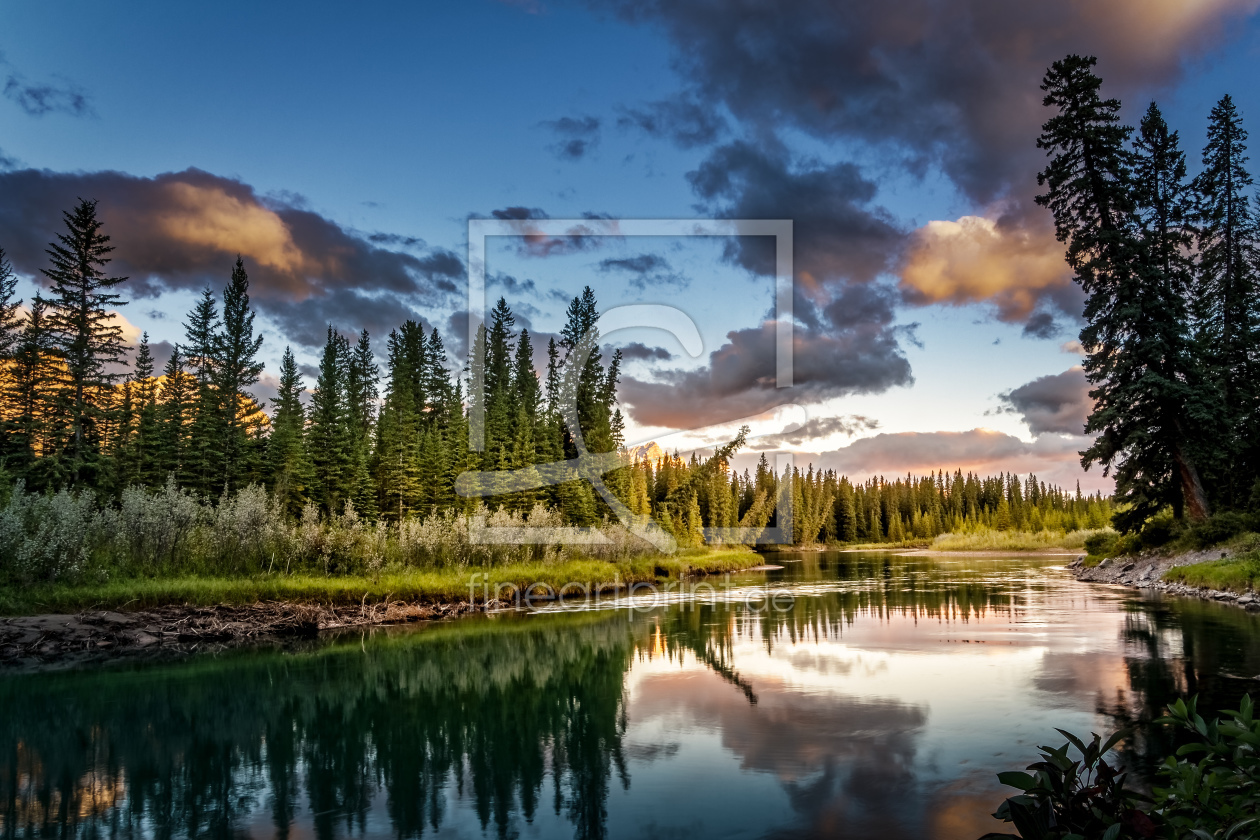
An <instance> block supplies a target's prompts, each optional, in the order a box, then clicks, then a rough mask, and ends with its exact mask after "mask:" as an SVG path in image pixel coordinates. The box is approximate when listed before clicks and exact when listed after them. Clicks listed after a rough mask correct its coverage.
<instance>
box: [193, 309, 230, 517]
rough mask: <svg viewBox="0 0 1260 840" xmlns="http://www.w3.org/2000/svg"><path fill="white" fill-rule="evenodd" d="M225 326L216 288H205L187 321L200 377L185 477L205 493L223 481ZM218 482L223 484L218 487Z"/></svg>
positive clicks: (194, 372)
mask: <svg viewBox="0 0 1260 840" xmlns="http://www.w3.org/2000/svg"><path fill="white" fill-rule="evenodd" d="M221 328H222V324H221V323H220V321H219V306H218V302H217V301H216V300H215V296H214V292H212V291H211V290H210V289H204V290H203V291H202V293H201V299H200V300H198V301H197V305H196V307H194V309H193V311H192V314H191V315H190V316H189V318H188V323H186V324H184V331H185V337H186V342H185V348H186V351H187V353H188V364H189V367H190V368H191V370H192V373H193V376H194V377H195V379H196V393H195V394H194V397H193V404H192V408H191V414H192V417H191V423H190V429H189V436H190V437H191V439H192V440H193V441H196V445H195V446H192V447H190V448H189V450H188V452H187V458H186V465H187V466H186V475H185V476H184V481H185V482H186V483H187V484H188V485H190V486H191V487H193V488H194V489H195V490H198V491H200V492H202V493H210V492H211V491H212V490H216V489H221V482H216V470H217V467H218V465H219V464H221V463H222V460H223V449H222V440H223V434H222V431H221V429H220V426H221V422H220V421H221V420H222V419H223V412H222V411H220V410H219V397H218V391H217V389H216V387H215V380H216V370H217V368H216V359H217V358H218V352H219V344H220V334H219V333H220V330H221ZM216 483H218V484H220V486H219V487H217V488H216V487H215V485H216Z"/></svg>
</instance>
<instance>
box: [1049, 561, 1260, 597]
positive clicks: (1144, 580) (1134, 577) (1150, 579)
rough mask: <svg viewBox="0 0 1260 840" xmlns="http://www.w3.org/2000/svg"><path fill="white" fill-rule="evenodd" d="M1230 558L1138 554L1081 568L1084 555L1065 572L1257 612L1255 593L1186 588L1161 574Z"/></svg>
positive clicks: (1194, 587) (1092, 581)
mask: <svg viewBox="0 0 1260 840" xmlns="http://www.w3.org/2000/svg"><path fill="white" fill-rule="evenodd" d="M1229 556H1230V553H1229V552H1228V551H1223V550H1221V549H1219V548H1209V549H1204V550H1202V551H1189V552H1186V553H1184V554H1175V555H1160V554H1151V555H1137V556H1127V557H1109V558H1107V559H1106V560H1104V561H1102V562H1101V563H1099V564H1098V565H1097V566H1095V567H1093V568H1087V567H1086V566H1085V565H1084V560H1085V558H1084V556H1083V555H1082V556H1080V557H1078V558H1077V559H1076V560H1074V561H1072V562H1071V563H1069V564H1068V569H1069V570H1070V571H1071V572H1072V574H1073V575H1075V576H1076V579H1077V580H1082V581H1088V582H1090V583H1114V584H1120V585H1123V586H1132V587H1135V588H1137V589H1154V590H1157V591H1160V592H1167V593H1168V594H1169V595H1182V596H1185V597H1188V598H1202V599H1204V600H1206V601H1221V602H1223V603H1233V604H1237V605H1238V606H1240V607H1245V608H1246V609H1248V610H1253V611H1254V610H1260V598H1257V596H1256V593H1254V592H1244V593H1241V594H1240V593H1238V592H1226V591H1223V590H1219V589H1205V588H1201V587H1198V586H1187V585H1186V584H1184V583H1172V582H1169V581H1165V580H1163V577H1164V573H1165V572H1167V571H1168V570H1169V569H1174V568H1177V567H1178V566H1193V565H1194V564H1196V563H1206V562H1208V561H1209V560H1222V559H1225V558H1227V557H1229Z"/></svg>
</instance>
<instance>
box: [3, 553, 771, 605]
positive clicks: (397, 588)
mask: <svg viewBox="0 0 1260 840" xmlns="http://www.w3.org/2000/svg"><path fill="white" fill-rule="evenodd" d="M763 562H764V561H763V559H762V557H761V555H759V554H756V553H755V552H753V551H751V550H750V549H747V548H742V547H741V548H724V549H698V550H691V551H680V552H678V553H677V554H673V555H656V556H652V557H643V558H636V559H633V560H625V561H617V562H608V561H605V560H583V559H576V560H567V561H564V562H561V563H534V564H514V565H508V566H497V567H490V568H476V567H469V566H465V567H458V568H449V569H425V570H419V569H406V570H402V571H397V572H385V573H382V574H381V575H379V576H376V577H367V576H345V577H323V576H319V575H302V574H294V575H284V574H271V575H257V576H253V577H232V578H222V577H200V576H182V577H172V578H139V579H123V580H113V581H109V582H107V583H102V584H95V585H84V584H79V585H47V586H36V587H27V588H21V589H18V588H14V587H7V588H4V589H0V615H34V614H39V613H68V612H78V611H81V610H86V609H127V610H141V609H147V608H151V607H158V606H167V605H190V606H214V605H217V604H230V605H245V604H253V603H257V602H259V601H290V602H316V603H320V604H330V605H349V604H360V603H363V602H364V600H366V601H367V603H380V602H382V601H384V600H385V599H386V598H388V599H390V600H393V601H409V602H419V603H444V602H451V601H461V600H463V601H466V600H468V599H469V593H470V585H471V587H472V589H471V592H472V595H473V597H474V598H476V599H477V600H480V599H481V598H482V595H483V593H484V592H485V589H484V588H483V584H484V583H485V582H486V581H487V580H488V582H489V587H490V597H494V587H495V585H498V584H504V585H506V584H513V585H515V586H518V587H522V588H523V587H525V586H528V585H529V584H532V583H542V584H547V585H548V586H551V587H553V588H559V587H561V586H563V585H564V584H566V583H579V584H589V585H592V587H600V586H607V587H611V586H613V585H615V584H617V583H619V584H621V585H625V584H628V583H637V582H640V581H654V580H657V579H658V578H661V577H668V578H679V577H683V576H686V575H694V574H721V573H723V572H736V571H741V570H743V569H749V568H752V567H753V566H758V565H761V564H762V563H763ZM477 575H482V577H476V576H477ZM505 597H506V596H505Z"/></svg>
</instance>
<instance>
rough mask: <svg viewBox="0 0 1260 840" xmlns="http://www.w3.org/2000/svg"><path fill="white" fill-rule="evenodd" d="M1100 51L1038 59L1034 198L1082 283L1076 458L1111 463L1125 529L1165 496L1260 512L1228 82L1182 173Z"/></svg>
mask: <svg viewBox="0 0 1260 840" xmlns="http://www.w3.org/2000/svg"><path fill="white" fill-rule="evenodd" d="M1095 64H1096V60H1095V59H1094V58H1093V57H1081V56H1076V55H1070V56H1068V57H1066V58H1064V59H1063V60H1061V61H1056V62H1055V63H1054V64H1053V65H1052V66H1051V67H1050V69H1049V70H1048V71H1047V73H1046V75H1045V78H1044V81H1043V82H1042V85H1041V89H1042V90H1044V91H1045V94H1046V95H1045V99H1044V104H1045V105H1046V107H1048V108H1051V109H1053V110H1054V112H1055V113H1054V115H1053V116H1052V117H1050V119H1049V120H1047V122H1046V123H1045V125H1044V126H1043V128H1042V135H1041V137H1040V138H1039V140H1038V142H1037V145H1038V147H1039V148H1042V149H1044V150H1046V154H1047V156H1049V157H1050V158H1051V159H1050V162H1049V164H1048V165H1047V166H1046V168H1045V169H1044V170H1043V171H1042V172H1041V173H1040V174H1039V175H1038V177H1037V181H1038V183H1039V184H1040V185H1041V186H1042V187H1043V188H1044V189H1045V192H1044V193H1043V194H1041V195H1039V196H1038V197H1037V202H1038V203H1039V204H1041V205H1042V206H1044V207H1047V208H1048V209H1049V210H1050V211H1051V212H1052V213H1053V214H1054V222H1055V231H1056V234H1057V236H1058V238H1059V240H1060V241H1061V242H1063V243H1064V244H1065V245H1066V246H1067V261H1068V264H1069V265H1070V266H1071V268H1072V270H1073V271H1074V272H1075V277H1076V280H1077V282H1079V283H1080V285H1081V287H1082V288H1083V290H1084V291H1085V294H1086V304H1085V312H1084V315H1085V320H1086V326H1085V328H1084V329H1083V330H1082V331H1081V336H1080V337H1081V343H1082V345H1083V346H1084V348H1085V350H1086V353H1087V356H1086V360H1085V372H1086V375H1087V377H1088V379H1089V381H1090V383H1092V384H1093V386H1094V388H1093V390H1092V391H1091V392H1090V396H1091V397H1092V398H1093V399H1094V400H1095V406H1094V410H1093V412H1092V414H1091V415H1090V417H1089V421H1088V423H1087V425H1086V428H1085V431H1086V432H1087V433H1088V434H1090V435H1093V436H1095V442H1094V444H1093V445H1092V446H1091V447H1090V448H1089V449H1087V450H1086V451H1085V452H1083V453H1082V460H1081V462H1082V464H1083V465H1084V466H1085V467H1086V468H1089V467H1090V466H1092V465H1095V464H1098V465H1101V466H1102V467H1103V469H1104V471H1105V472H1108V473H1110V474H1112V475H1114V476H1115V480H1116V502H1117V510H1118V513H1117V517H1116V524H1117V526H1118V527H1120V528H1121V529H1123V530H1128V531H1133V530H1137V529H1140V528H1141V527H1142V526H1143V524H1144V523H1145V522H1147V521H1148V520H1149V519H1150V518H1151V517H1152V516H1153V515H1155V514H1156V513H1158V512H1160V511H1161V510H1168V509H1171V510H1172V511H1173V513H1174V514H1175V516H1176V518H1177V519H1182V518H1186V519H1189V520H1191V521H1192V522H1197V521H1202V520H1204V519H1206V518H1208V517H1209V516H1210V515H1212V514H1213V513H1214V512H1235V513H1236V512H1239V511H1245V510H1247V509H1250V510H1251V511H1253V512H1260V228H1258V227H1257V201H1258V199H1257V198H1256V196H1255V195H1254V194H1253V192H1252V187H1253V182H1252V178H1251V175H1250V174H1249V173H1248V171H1247V168H1246V164H1247V160H1248V157H1247V154H1246V151H1247V145H1246V141H1247V132H1246V130H1245V129H1244V128H1243V126H1242V118H1241V116H1240V115H1239V113H1238V109H1237V107H1236V106H1235V105H1234V102H1233V100H1232V99H1231V98H1230V97H1229V96H1228V95H1226V96H1224V97H1222V98H1221V99H1220V101H1219V102H1217V103H1216V105H1215V106H1214V107H1213V108H1212V110H1211V113H1210V114H1209V116H1208V127H1207V143H1206V145H1205V146H1204V148H1203V152H1202V158H1201V162H1202V169H1201V171H1200V172H1199V174H1198V175H1196V176H1194V177H1193V178H1190V177H1188V175H1187V165H1186V154H1185V152H1184V151H1183V150H1182V149H1181V141H1180V138H1179V136H1178V133H1177V132H1176V131H1174V130H1172V129H1170V128H1169V126H1168V124H1167V123H1166V122H1165V120H1164V118H1163V116H1162V114H1161V113H1160V110H1159V107H1158V106H1157V105H1156V104H1155V103H1153V102H1152V103H1151V104H1150V106H1149V107H1148V108H1147V109H1146V112H1145V114H1144V115H1143V116H1142V120H1141V122H1140V124H1139V125H1138V128H1137V130H1136V131H1135V130H1134V129H1133V128H1132V127H1131V126H1126V125H1122V124H1121V123H1120V119H1119V112H1120V102H1119V101H1118V100H1116V99H1103V98H1102V95H1101V86H1102V81H1101V80H1100V79H1099V77H1098V76H1097V75H1096V74H1095V73H1094V67H1095Z"/></svg>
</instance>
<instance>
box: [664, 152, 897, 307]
mask: <svg viewBox="0 0 1260 840" xmlns="http://www.w3.org/2000/svg"><path fill="white" fill-rule="evenodd" d="M687 180H688V181H689V182H690V183H691V187H692V189H693V190H694V191H695V193H696V195H697V197H698V198H699V199H700V206H699V209H701V210H702V211H703V212H707V213H711V214H713V215H714V216H717V217H723V218H734V219H791V220H793V244H794V246H795V258H794V268H795V270H796V274H797V286H798V290H799V291H801V292H802V293H804V294H805V295H807V296H810V295H813V296H817V294H818V293H819V287H820V286H822V285H823V284H825V283H828V282H834V281H839V282H850V281H859V282H865V281H869V280H872V279H874V278H875V277H876V276H877V275H878V274H880V272H882V271H884V269H885V268H887V267H888V265H889V260H890V257H891V255H892V254H893V253H894V252H895V251H896V250H897V249H898V248H899V247H900V244H901V242H902V239H903V235H902V233H901V231H899V230H898V228H897V226H896V224H895V223H894V222H893V220H892V217H891V216H890V215H889V214H888V213H887V212H885V211H883V210H881V209H879V208H871V207H869V204H870V202H871V201H872V200H873V199H874V197H875V191H876V187H875V184H874V182H872V181H869V180H867V179H866V178H864V177H863V176H862V174H861V171H860V170H859V169H858V167H857V166H855V165H854V164H852V163H835V164H828V163H823V162H821V161H817V160H813V159H808V158H805V159H794V158H793V157H792V156H791V155H789V154H788V153H787V151H785V150H783V149H781V148H773V149H766V148H759V147H757V146H754V145H753V144H751V143H749V142H747V141H742V140H741V141H737V142H733V143H728V144H726V145H723V146H719V147H717V148H716V149H714V150H713V151H712V152H710V154H709V155H708V157H706V158H705V159H704V161H702V162H701V164H700V166H699V167H698V168H697V169H695V170H694V171H692V172H689V173H687ZM726 257H727V258H728V259H729V260H731V261H732V262H735V263H736V264H738V265H741V266H743V267H744V268H746V269H748V270H750V271H753V272H756V273H757V274H761V275H766V276H772V275H773V274H774V248H773V242H770V241H768V238H767V237H738V238H735V239H732V240H731V241H730V242H729V243H728V244H727V246H726Z"/></svg>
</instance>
